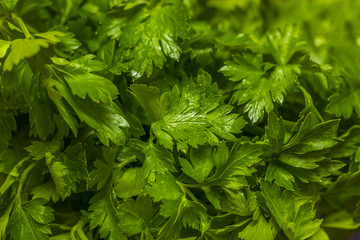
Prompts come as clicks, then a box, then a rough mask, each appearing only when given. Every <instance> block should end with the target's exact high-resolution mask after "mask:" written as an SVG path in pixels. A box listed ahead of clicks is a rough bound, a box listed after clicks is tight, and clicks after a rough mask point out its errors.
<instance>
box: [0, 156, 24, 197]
mask: <svg viewBox="0 0 360 240" xmlns="http://www.w3.org/2000/svg"><path fill="white" fill-rule="evenodd" d="M29 159H30V157H25V158H23V159H21V160H20V161H19V162H18V163H17V164H16V165H15V167H14V168H13V169H12V170H11V172H13V171H17V168H18V167H20V166H21V165H22V164H23V163H24V162H25V161H27V160H29ZM11 172H10V174H9V175H8V176H7V178H6V180H5V182H4V183H3V184H2V185H1V187H0V197H1V196H2V195H3V194H4V193H5V192H6V191H7V190H8V189H9V187H10V186H11V185H12V184H13V183H14V182H15V177H14V176H13V175H12V174H11Z"/></svg>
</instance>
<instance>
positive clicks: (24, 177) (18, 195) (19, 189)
mask: <svg viewBox="0 0 360 240" xmlns="http://www.w3.org/2000/svg"><path fill="white" fill-rule="evenodd" d="M36 164H37V162H33V163H32V164H30V165H29V166H28V167H27V168H26V169H25V170H24V172H23V173H22V174H21V177H20V180H19V187H18V190H17V193H16V197H15V198H17V199H18V200H19V202H20V203H21V193H22V189H23V187H24V184H25V180H26V179H27V175H28V174H29V172H30V171H31V170H32V169H33V168H34V167H35V166H36Z"/></svg>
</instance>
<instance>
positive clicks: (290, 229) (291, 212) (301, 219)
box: [260, 181, 322, 240]
mask: <svg viewBox="0 0 360 240" xmlns="http://www.w3.org/2000/svg"><path fill="white" fill-rule="evenodd" d="M260 187H261V193H262V195H263V196H264V198H265V201H266V205H267V206H268V208H269V210H270V212H271V214H272V216H273V217H274V218H275V220H276V222H277V224H278V225H279V226H280V228H281V229H282V230H283V231H284V233H285V235H286V236H287V237H288V238H289V239H291V240H292V239H299V240H304V239H307V238H309V237H311V236H312V235H314V234H315V233H316V232H317V231H318V230H319V228H320V224H321V222H322V220H319V219H315V220H313V219H314V216H315V211H314V210H313V204H312V203H311V202H301V200H299V201H297V200H296V198H295V197H294V195H293V194H292V193H291V192H289V191H288V190H285V191H284V192H281V190H280V187H279V186H278V185H276V184H271V183H269V182H267V181H262V182H261V185H260Z"/></svg>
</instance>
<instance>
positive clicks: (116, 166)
mask: <svg viewBox="0 0 360 240" xmlns="http://www.w3.org/2000/svg"><path fill="white" fill-rule="evenodd" d="M135 161H136V157H135V156H132V157H130V158H128V159H126V160H125V161H123V162H121V163H119V164H115V168H118V169H122V168H123V167H125V166H126V165H128V164H129V163H132V162H135Z"/></svg>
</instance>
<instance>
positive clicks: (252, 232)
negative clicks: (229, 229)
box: [238, 210, 274, 240]
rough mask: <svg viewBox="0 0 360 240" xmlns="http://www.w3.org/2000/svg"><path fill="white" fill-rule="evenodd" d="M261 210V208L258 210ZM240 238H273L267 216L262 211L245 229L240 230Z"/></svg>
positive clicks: (269, 239) (247, 239) (245, 239)
mask: <svg viewBox="0 0 360 240" xmlns="http://www.w3.org/2000/svg"><path fill="white" fill-rule="evenodd" d="M258 211H259V210H258ZM238 237H239V238H241V239H244V240H252V239H261V240H263V239H264V240H273V239H274V237H273V234H272V231H271V227H270V224H269V223H268V222H267V221H266V219H265V217H264V216H263V215H262V214H261V213H260V214H259V216H257V218H256V219H253V220H252V221H251V223H250V224H248V225H247V226H246V227H245V229H244V230H243V231H241V232H239V235H238Z"/></svg>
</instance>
